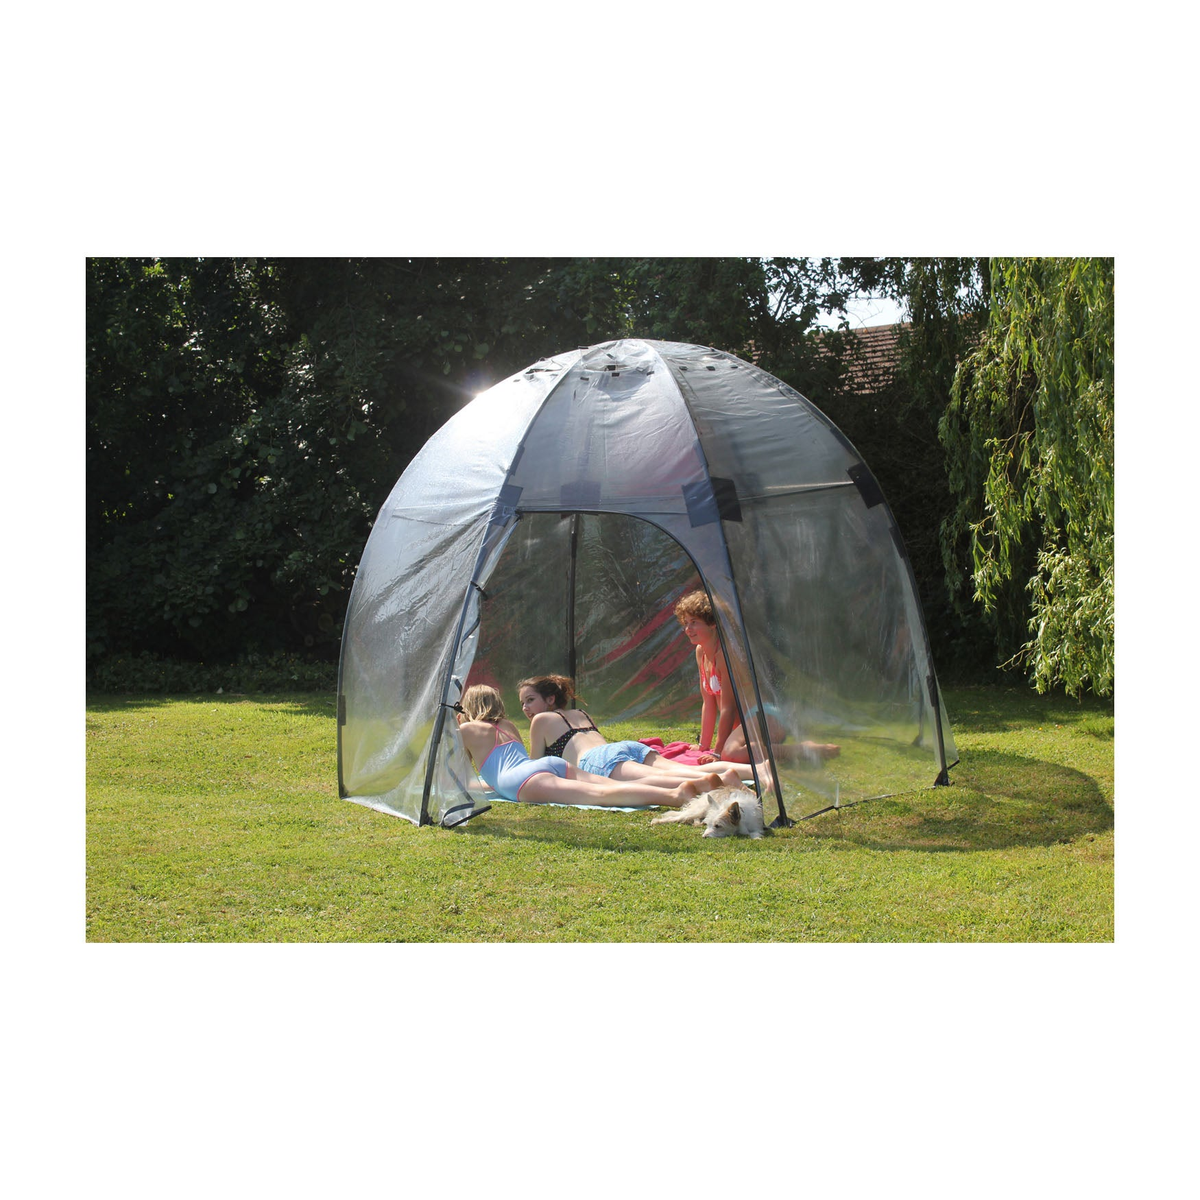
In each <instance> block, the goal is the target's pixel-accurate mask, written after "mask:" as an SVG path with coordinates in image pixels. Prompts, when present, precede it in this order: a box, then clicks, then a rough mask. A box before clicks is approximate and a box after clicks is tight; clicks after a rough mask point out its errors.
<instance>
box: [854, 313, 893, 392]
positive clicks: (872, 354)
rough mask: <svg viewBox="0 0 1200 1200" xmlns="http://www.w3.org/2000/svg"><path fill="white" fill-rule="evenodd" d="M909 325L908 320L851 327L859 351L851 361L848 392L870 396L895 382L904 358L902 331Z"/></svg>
mask: <svg viewBox="0 0 1200 1200" xmlns="http://www.w3.org/2000/svg"><path fill="white" fill-rule="evenodd" d="M907 328H908V322H903V323H901V324H899V325H869V326H865V327H863V328H860V329H851V330H850V332H851V333H852V334H853V335H854V336H855V338H856V339H857V341H858V353H857V354H855V355H853V356H852V357H851V358H850V360H849V363H848V369H847V375H846V390H847V391H850V392H856V393H858V394H859V395H870V394H871V393H874V392H880V391H883V389H884V388H886V387H887V386H888V384H890V383H891V382H892V380H893V379H894V378H895V375H896V366H897V363H898V362H899V359H900V332H901V330H903V329H907Z"/></svg>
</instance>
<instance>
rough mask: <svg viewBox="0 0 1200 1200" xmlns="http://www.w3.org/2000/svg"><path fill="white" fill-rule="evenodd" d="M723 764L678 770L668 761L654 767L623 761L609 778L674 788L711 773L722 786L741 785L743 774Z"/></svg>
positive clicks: (706, 776)
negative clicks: (723, 766) (704, 768)
mask: <svg viewBox="0 0 1200 1200" xmlns="http://www.w3.org/2000/svg"><path fill="white" fill-rule="evenodd" d="M721 765H722V764H720V763H713V765H712V766H711V767H710V768H709V769H708V770H701V769H700V768H699V767H690V768H689V767H681V768H680V769H679V770H678V771H676V770H675V769H674V767H673V766H671V765H670V764H669V762H668V761H664V764H663V766H661V767H652V766H650V765H649V763H636V762H622V763H617V765H616V766H615V767H613V769H612V774H611V775H609V779H618V780H621V781H622V782H624V781H626V780H629V781H635V782H638V783H648V784H650V785H651V787H660V788H673V787H678V786H679V785H680V784H681V783H686V782H687V781H688V780H689V779H690V780H701V779H707V778H708V777H709V776H710V775H716V776H717V777H718V778H719V779H720V780H721V786H722V787H740V786H741V783H742V780H741V776H740V775H738V774H737V772H736V771H734V770H733V769H732V768H730V767H729V766H728V764H725V766H726V769H725V770H720V769H719V768H720V767H721Z"/></svg>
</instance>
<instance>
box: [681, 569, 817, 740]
mask: <svg viewBox="0 0 1200 1200" xmlns="http://www.w3.org/2000/svg"><path fill="white" fill-rule="evenodd" d="M675 616H676V617H677V618H678V620H679V624H680V625H681V626H682V627H683V632H684V636H685V637H686V638H687V639H688V641H689V642H691V643H692V645H693V646H695V647H696V669H697V670H698V671H699V673H700V698H701V707H700V746H699V749H700V750H701V752H702V753H704V754H706V755H707V754H712V756H713V758H714V759H715V758H720V759H724V760H725V761H727V762H736V763H746V762H749V761H750V749H749V746H748V745H747V744H746V731H745V729H744V728H743V727H742V725H741V724H739V722H738V713H737V704H736V703H735V702H734V698H733V686H732V685H731V684H730V682H729V668H728V666H727V665H726V662H725V653H724V651H722V649H721V641H720V638H719V636H718V634H717V619H716V617H715V616H714V615H713V610H712V603H711V601H710V600H709V598H708V593H707V592H703V591H695V592H689V593H688V594H687V595H686V596H684V597H683V599H682V600H680V601H679V603H678V604H676V605H675ZM766 717H767V732H768V733H769V735H770V738H771V750H772V752H773V753H774V755H775V757H776V758H781V757H782V758H801V759H803V760H806V761H809V762H813V761H817V760H821V759H826V758H833V757H834V756H835V755H837V754H840V753H841V747H839V746H834V745H832V744H828V743H818V742H800V743H793V744H791V745H788V746H784V745H783V742H784V739H785V738H786V737H787V735H788V731H787V729H786V728H785V727H784V726H783V724H782V722H780V721H779V720H778V719H777V718H776V717H775V716H774V715H773V714H772V713H770V712H768V713H767V714H766ZM701 761H702V762H703V761H708V760H705V759H702V760H701Z"/></svg>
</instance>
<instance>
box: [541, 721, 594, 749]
mask: <svg viewBox="0 0 1200 1200" xmlns="http://www.w3.org/2000/svg"><path fill="white" fill-rule="evenodd" d="M558 715H559V716H560V717H562V719H563V724H564V725H566V727H567V732H566V733H564V734H563V735H562V737H560V738H556V739H555V740H554V741H553V742H551V744H550V745H549V746H547V747H546V755H547V757H549V758H562V752H563V751H564V750H565V749H566V748H567V743H568V742H569V741H570V740H571V739H572V738H573V737H574V736H575V735H576V734H577V733H589V732H590V733H599V732H600V730H598V729H597V728H596V726H595V725H593V724H592V718H591V717H588V715H587V713H584V714H583V715H584V716H585V717H587V724H586V725H572V724H571V722H570V721H568V720H567V718H566V717H563V715H562V713H559V714H558Z"/></svg>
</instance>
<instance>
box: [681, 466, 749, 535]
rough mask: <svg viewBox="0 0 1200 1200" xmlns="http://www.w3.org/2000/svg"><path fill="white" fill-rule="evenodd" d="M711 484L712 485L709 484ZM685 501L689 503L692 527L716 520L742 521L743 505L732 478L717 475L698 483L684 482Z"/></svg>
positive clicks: (709, 523)
mask: <svg viewBox="0 0 1200 1200" xmlns="http://www.w3.org/2000/svg"><path fill="white" fill-rule="evenodd" d="M710 484H711V487H710V486H709V485H710ZM683 502H684V503H685V504H686V505H687V512H688V520H689V521H691V523H692V527H693V528H695V527H696V526H697V525H711V524H713V523H714V522H715V521H740V520H741V519H742V506H741V504H740V503H739V502H738V494H737V487H736V486H735V485H734V482H733V480H732V479H722V478H720V477H719V476H717V475H714V476H712V478H711V479H702V480H700V481H699V482H697V483H688V484H684V487H683Z"/></svg>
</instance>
